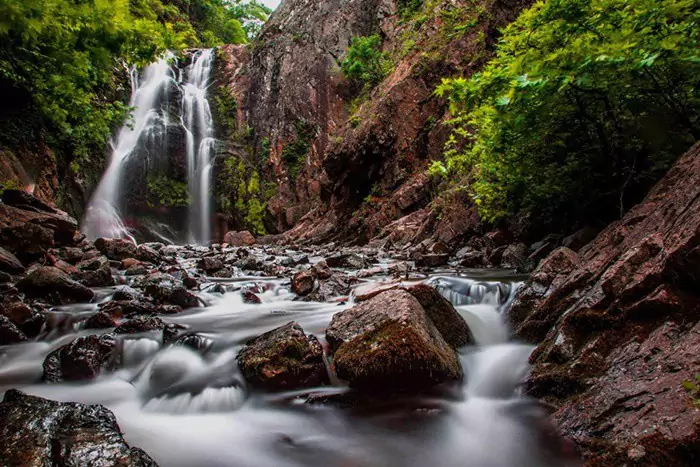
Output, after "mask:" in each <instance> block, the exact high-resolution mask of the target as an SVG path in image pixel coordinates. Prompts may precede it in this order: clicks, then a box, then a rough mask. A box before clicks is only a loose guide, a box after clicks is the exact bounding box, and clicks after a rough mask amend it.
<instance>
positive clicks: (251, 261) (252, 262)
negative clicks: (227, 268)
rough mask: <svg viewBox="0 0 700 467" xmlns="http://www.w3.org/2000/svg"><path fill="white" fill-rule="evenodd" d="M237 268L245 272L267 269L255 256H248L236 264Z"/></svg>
mask: <svg viewBox="0 0 700 467" xmlns="http://www.w3.org/2000/svg"><path fill="white" fill-rule="evenodd" d="M236 267H238V268H240V269H242V270H244V271H262V270H263V269H265V263H264V262H262V261H261V260H259V259H258V258H255V257H253V256H248V257H246V258H243V259H242V260H240V261H238V262H237V263H236Z"/></svg>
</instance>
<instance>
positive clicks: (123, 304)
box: [100, 299, 157, 320]
mask: <svg viewBox="0 0 700 467" xmlns="http://www.w3.org/2000/svg"><path fill="white" fill-rule="evenodd" d="M156 309H157V308H156V306H155V305H154V304H152V303H150V302H147V301H145V300H138V299H137V300H110V301H109V302H106V303H103V304H101V305H100V311H101V312H103V313H106V314H107V315H109V316H110V317H111V318H112V319H114V320H120V319H122V318H133V317H135V316H144V315H152V314H154V313H156Z"/></svg>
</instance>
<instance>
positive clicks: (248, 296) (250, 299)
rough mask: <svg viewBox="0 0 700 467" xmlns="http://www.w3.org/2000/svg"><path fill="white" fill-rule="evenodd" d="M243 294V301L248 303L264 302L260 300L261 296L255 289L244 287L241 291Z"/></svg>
mask: <svg viewBox="0 0 700 467" xmlns="http://www.w3.org/2000/svg"><path fill="white" fill-rule="evenodd" d="M241 296H242V297H243V303H248V304H254V305H257V304H260V303H262V300H260V297H258V296H257V295H255V293H253V291H251V290H249V289H244V290H242V291H241Z"/></svg>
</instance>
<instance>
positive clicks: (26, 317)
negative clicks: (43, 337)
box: [0, 298, 46, 339]
mask: <svg viewBox="0 0 700 467" xmlns="http://www.w3.org/2000/svg"><path fill="white" fill-rule="evenodd" d="M0 314H1V315H4V316H6V317H7V318H9V320H10V321H11V322H12V323H13V324H14V325H15V326H17V328H18V329H19V330H20V331H22V332H23V333H24V334H25V335H26V336H27V337H29V338H30V339H31V338H34V337H36V336H38V335H39V333H40V332H41V330H42V329H43V327H44V325H45V323H46V315H45V314H44V313H43V312H40V311H36V310H35V309H33V308H32V307H31V306H29V305H28V304H26V303H23V302H22V301H20V300H19V298H17V300H16V301H14V302H8V303H3V304H2V305H0Z"/></svg>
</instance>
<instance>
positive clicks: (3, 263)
mask: <svg viewBox="0 0 700 467" xmlns="http://www.w3.org/2000/svg"><path fill="white" fill-rule="evenodd" d="M0 271H2V272H6V273H8V274H21V273H23V272H24V265H22V263H21V262H20V260H18V259H17V257H16V256H15V255H13V254H12V253H10V252H9V251H7V250H6V249H4V248H2V247H0Z"/></svg>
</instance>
